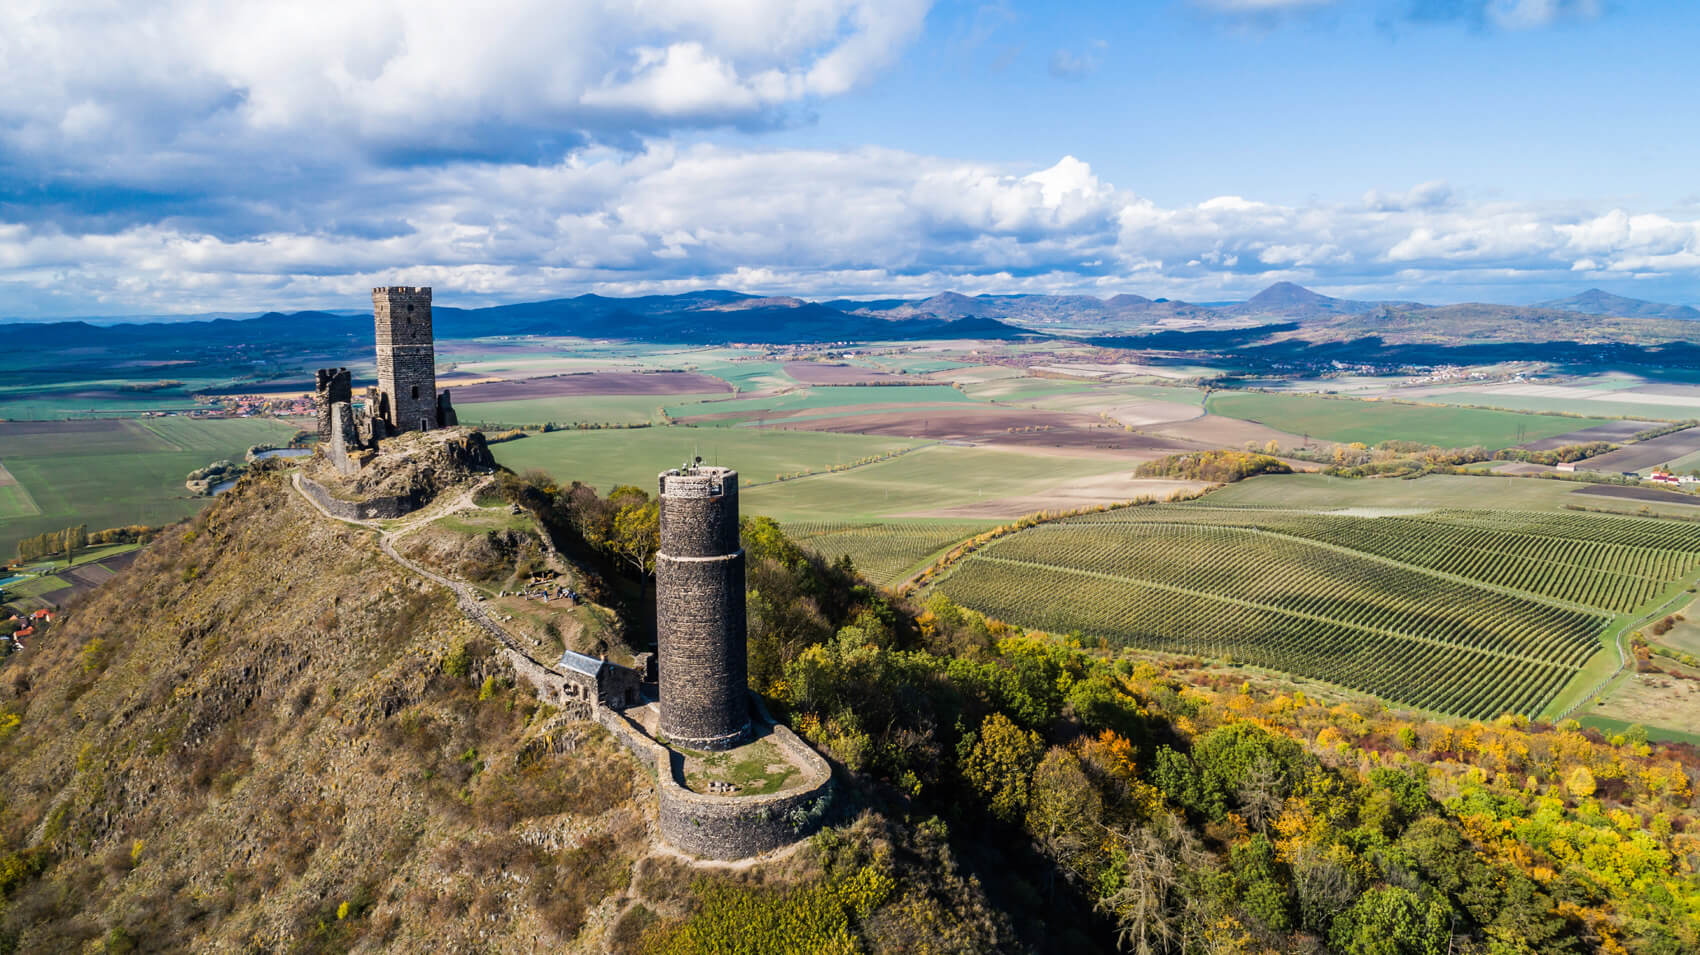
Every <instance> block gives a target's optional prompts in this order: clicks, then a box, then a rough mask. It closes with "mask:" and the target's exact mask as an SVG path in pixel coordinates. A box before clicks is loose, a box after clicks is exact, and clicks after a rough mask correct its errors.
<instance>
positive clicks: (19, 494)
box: [0, 483, 41, 521]
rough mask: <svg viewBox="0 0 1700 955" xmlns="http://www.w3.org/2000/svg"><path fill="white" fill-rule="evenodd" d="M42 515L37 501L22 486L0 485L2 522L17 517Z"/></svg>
mask: <svg viewBox="0 0 1700 955" xmlns="http://www.w3.org/2000/svg"><path fill="white" fill-rule="evenodd" d="M40 513H41V508H39V507H36V506H35V499H34V498H32V497H30V495H29V492H28V491H26V490H24V486H23V485H22V484H15V483H14V484H0V521H3V520H6V519H7V518H15V517H33V516H35V515H37V514H40Z"/></svg>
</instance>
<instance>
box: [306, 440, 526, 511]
mask: <svg viewBox="0 0 1700 955" xmlns="http://www.w3.org/2000/svg"><path fill="white" fill-rule="evenodd" d="M359 457H360V458H361V460H362V461H363V462H364V463H363V466H362V467H361V468H360V469H359V470H357V471H356V472H355V473H353V474H350V475H342V474H339V473H337V471H336V469H335V468H332V467H328V466H321V467H317V468H314V469H313V471H312V476H313V479H314V480H316V481H318V482H319V483H320V484H323V485H324V486H325V487H326V488H328V489H329V490H330V492H331V493H332V494H334V495H336V496H337V497H340V498H344V499H347V500H358V499H371V498H379V497H412V498H414V499H415V500H418V501H428V500H430V499H431V498H433V497H436V496H437V495H438V494H440V493H442V492H443V491H445V490H447V489H449V488H451V487H456V486H459V485H462V484H466V483H468V482H470V481H473V480H476V479H478V478H480V477H483V476H484V475H486V474H489V473H490V472H491V471H493V470H495V468H496V459H495V458H493V457H491V456H490V449H489V447H487V446H486V445H485V443H484V434H483V432H481V431H473V430H471V429H468V428H441V429H438V430H436V431H409V432H406V433H404V434H400V435H397V436H395V437H393V438H385V439H384V440H383V441H381V442H380V443H379V445H378V451H377V453H376V454H371V453H366V454H363V455H360V456H359ZM314 460H315V462H317V463H320V464H321V465H322V464H323V463H324V462H323V459H322V458H315V459H314Z"/></svg>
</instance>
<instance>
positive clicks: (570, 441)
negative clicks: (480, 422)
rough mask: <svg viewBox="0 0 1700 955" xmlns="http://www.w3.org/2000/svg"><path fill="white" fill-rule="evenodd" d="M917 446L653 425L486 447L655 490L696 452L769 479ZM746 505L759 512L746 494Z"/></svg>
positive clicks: (603, 482)
mask: <svg viewBox="0 0 1700 955" xmlns="http://www.w3.org/2000/svg"><path fill="white" fill-rule="evenodd" d="M868 390H878V389H868ZM917 444H918V442H915V441H910V440H907V439H904V438H880V437H866V436H863V435H855V434H828V433H823V432H812V431H758V430H753V429H738V430H731V429H726V428H669V427H659V428H634V429H621V430H609V431H555V432H552V433H550V434H533V435H528V436H527V437H524V438H521V439H520V440H518V441H504V442H502V443H500V444H495V445H492V446H491V447H490V451H491V453H492V454H494V455H495V456H496V460H497V461H498V462H500V463H501V464H503V465H505V466H507V467H509V468H512V469H513V470H515V471H528V470H532V469H538V470H542V471H544V472H547V473H548V474H550V475H553V476H554V477H555V478H556V479H557V480H560V481H582V482H584V483H586V484H589V485H592V486H594V487H598V488H601V489H602V490H608V489H609V488H611V487H613V486H614V485H616V484H635V485H637V486H638V487H641V488H644V489H646V490H649V491H653V490H654V489H655V476H656V475H657V474H659V473H660V472H662V471H664V470H666V469H667V468H671V467H678V466H679V465H680V464H682V463H684V462H685V461H686V460H687V459H689V458H691V457H695V456H697V455H701V456H702V459H703V460H704V461H705V462H708V463H711V464H712V463H720V464H725V465H727V466H729V467H734V468H736V469H737V470H738V474H739V478H740V480H741V481H742V482H743V483H744V484H746V485H748V484H752V483H757V482H762V481H772V480H774V479H775V478H776V477H777V476H778V475H780V474H794V473H797V472H799V471H821V470H826V469H828V468H831V467H834V466H837V465H843V464H849V463H851V462H853V461H856V460H858V459H861V458H865V457H872V456H875V455H880V454H887V453H890V452H893V451H899V450H902V449H905V448H911V447H915V446H916V445H917ZM850 473H855V472H850ZM810 480H814V479H810ZM799 483H801V482H799ZM757 490H759V489H757ZM744 510H745V512H746V513H757V512H756V511H755V510H753V509H752V508H751V507H750V505H749V503H748V498H747V497H746V498H745V504H744Z"/></svg>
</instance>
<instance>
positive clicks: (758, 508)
mask: <svg viewBox="0 0 1700 955" xmlns="http://www.w3.org/2000/svg"><path fill="white" fill-rule="evenodd" d="M777 433H778V434H798V435H805V434H808V432H777ZM815 437H817V438H820V439H823V440H826V439H831V438H833V437H835V436H831V435H815ZM836 437H839V438H842V437H848V436H847V435H839V436H836ZM864 440H871V439H864ZM522 443H523V442H522ZM498 447H500V446H498ZM1087 480H1104V481H1105V482H1106V483H1105V485H1104V487H1105V490H1104V492H1103V493H1102V494H1101V495H1099V496H1097V497H1095V498H1091V499H1077V500H1076V505H1075V506H1083V505H1086V504H1088V503H1109V502H1112V501H1122V500H1127V499H1129V498H1132V497H1137V496H1139V493H1138V492H1135V493H1123V492H1124V491H1131V490H1132V489H1133V488H1134V487H1135V482H1134V479H1133V477H1132V476H1131V474H1130V469H1128V468H1127V467H1126V466H1125V465H1123V464H1122V463H1120V462H1118V461H1117V460H1116V459H1114V458H1105V457H1096V456H1093V457H1068V456H1062V455H1043V454H1030V453H1025V452H1022V451H1018V450H1011V449H994V448H967V447H953V446H950V445H938V444H934V445H928V446H926V447H922V448H920V449H919V450H916V451H913V452H910V453H908V454H905V455H903V456H901V457H897V458H893V459H891V460H889V461H884V462H881V463H878V464H871V465H868V466H866V467H859V468H855V469H853V470H849V471H843V472H839V473H836V474H825V475H821V476H819V477H810V478H802V479H799V480H795V481H786V482H784V483H780V484H771V485H768V486H765V487H759V488H754V489H752V490H750V491H749V493H747V494H745V495H744V496H743V500H742V502H741V503H742V506H743V509H744V511H745V513H748V514H766V515H768V516H770V517H773V518H775V519H777V520H779V521H780V522H781V523H784V522H786V521H797V520H802V521H827V520H832V521H844V522H856V523H862V522H880V521H886V520H889V519H890V518H892V517H897V516H907V517H921V518H932V517H946V518H951V519H954V520H957V521H968V520H975V519H980V518H983V519H986V520H997V519H999V518H1002V517H1009V516H1016V515H1013V514H1010V513H1009V508H1008V507H1007V506H1006V505H1005V504H1003V503H1001V502H1005V501H1008V500H1010V499H1026V498H1035V497H1040V496H1044V495H1046V494H1048V493H1050V492H1053V491H1055V490H1056V489H1058V488H1059V487H1062V486H1064V485H1071V484H1074V483H1075V482H1079V481H1087ZM1142 483H1143V482H1142ZM1190 486H1191V485H1189V484H1188V483H1186V482H1181V481H1173V482H1160V483H1152V485H1151V488H1152V489H1154V488H1158V487H1160V488H1162V489H1163V490H1162V491H1154V490H1151V489H1148V490H1147V491H1146V492H1145V493H1152V494H1153V495H1154V496H1158V497H1167V496H1169V494H1170V493H1173V492H1174V491H1178V490H1181V489H1184V488H1187V487H1190ZM1038 509H1039V508H1027V509H1026V510H1023V511H1020V512H1019V513H1023V514H1025V513H1031V512H1032V511H1034V510H1038Z"/></svg>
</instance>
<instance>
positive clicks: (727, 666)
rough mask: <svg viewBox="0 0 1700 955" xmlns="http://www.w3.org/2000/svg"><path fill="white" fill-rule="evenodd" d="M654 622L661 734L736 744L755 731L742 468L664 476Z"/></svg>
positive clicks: (699, 743)
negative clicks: (741, 527) (741, 525)
mask: <svg viewBox="0 0 1700 955" xmlns="http://www.w3.org/2000/svg"><path fill="white" fill-rule="evenodd" d="M655 621H656V630H657V632H658V635H659V637H660V644H661V646H660V652H659V653H658V654H657V657H658V661H657V662H658V663H659V665H660V671H661V672H660V678H659V679H660V690H661V733H662V734H663V735H664V736H666V737H667V739H668V740H669V741H670V742H673V743H677V744H679V745H681V746H685V747H688V748H691V749H728V748H730V747H733V746H736V745H738V744H739V743H740V742H742V741H743V740H744V738H745V737H746V736H747V735H749V730H750V704H749V690H748V689H747V685H746V684H747V676H746V673H747V670H748V661H747V659H746V656H747V652H746V647H745V643H744V639H745V638H744V549H743V547H742V546H740V544H739V543H738V472H737V471H734V470H732V469H730V468H713V467H708V468H705V467H691V468H684V469H675V470H672V471H667V472H665V473H663V474H662V475H661V549H660V551H659V552H658V553H657V554H656V555H655Z"/></svg>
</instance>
